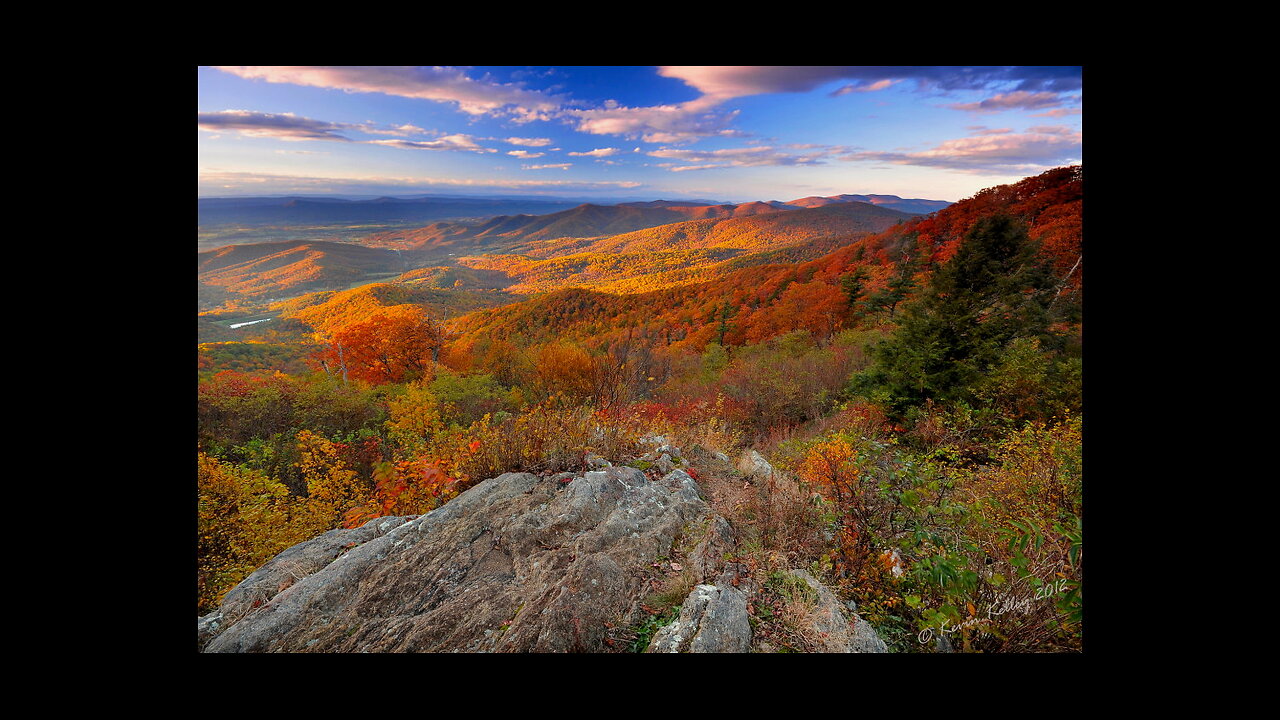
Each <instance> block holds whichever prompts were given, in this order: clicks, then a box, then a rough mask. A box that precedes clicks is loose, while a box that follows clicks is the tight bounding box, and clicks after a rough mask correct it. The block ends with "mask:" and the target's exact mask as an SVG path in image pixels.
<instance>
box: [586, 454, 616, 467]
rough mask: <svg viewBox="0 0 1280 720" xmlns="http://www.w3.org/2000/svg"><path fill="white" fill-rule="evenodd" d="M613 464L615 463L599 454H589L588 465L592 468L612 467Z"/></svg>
mask: <svg viewBox="0 0 1280 720" xmlns="http://www.w3.org/2000/svg"><path fill="white" fill-rule="evenodd" d="M612 465H613V463H611V462H609V461H608V460H605V459H604V458H602V457H600V456H599V455H588V456H587V467H589V468H591V469H592V470H599V469H601V468H607V467H611V466H612Z"/></svg>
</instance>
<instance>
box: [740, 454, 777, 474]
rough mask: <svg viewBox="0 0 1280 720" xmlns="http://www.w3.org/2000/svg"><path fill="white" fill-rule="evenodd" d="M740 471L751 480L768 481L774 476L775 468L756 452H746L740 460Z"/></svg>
mask: <svg viewBox="0 0 1280 720" xmlns="http://www.w3.org/2000/svg"><path fill="white" fill-rule="evenodd" d="M738 470H740V471H741V472H742V474H743V475H746V476H747V477H749V478H754V479H757V480H767V479H768V478H770V477H772V476H773V474H774V469H773V466H772V465H770V464H769V461H768V460H765V459H764V457H763V456H762V455H761V454H760V453H758V452H756V451H755V450H745V451H743V453H742V455H741V456H740V457H739V458H738Z"/></svg>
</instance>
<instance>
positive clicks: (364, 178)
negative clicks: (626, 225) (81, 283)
mask: <svg viewBox="0 0 1280 720" xmlns="http://www.w3.org/2000/svg"><path fill="white" fill-rule="evenodd" d="M198 180H199V186H200V188H201V191H202V192H207V193H224V194H225V193H235V192H236V191H237V190H251V191H254V192H260V193H288V192H320V191H325V192H384V191H394V192H405V191H411V190H430V189H433V188H445V187H450V188H459V187H461V188H475V189H481V188H484V189H489V188H492V189H523V190H538V189H544V188H545V189H555V190H582V191H591V190H617V189H634V188H638V187H643V186H644V185H643V183H640V182H630V181H625V182H585V181H576V180H514V179H461V178H454V177H395V176H377V175H350V176H328V177H319V176H304V175H289V174H283V173H255V172H233V171H224V170H218V169H214V168H201V169H200V170H199V174H198Z"/></svg>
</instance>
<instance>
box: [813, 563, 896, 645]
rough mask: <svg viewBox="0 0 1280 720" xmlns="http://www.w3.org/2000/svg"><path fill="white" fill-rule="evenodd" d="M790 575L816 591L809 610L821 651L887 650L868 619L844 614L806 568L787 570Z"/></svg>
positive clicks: (839, 603) (829, 592)
mask: <svg viewBox="0 0 1280 720" xmlns="http://www.w3.org/2000/svg"><path fill="white" fill-rule="evenodd" d="M790 572H791V575H793V576H794V577H797V578H800V579H801V580H804V582H805V583H806V584H807V585H808V586H809V587H810V588H812V589H813V591H814V592H815V593H816V595H817V604H816V605H815V607H814V611H813V613H812V616H811V617H812V620H811V622H812V629H813V631H814V634H815V635H816V636H817V637H819V638H821V642H822V652H833V653H887V652H889V647H888V646H887V645H886V644H885V642H884V640H882V639H881V638H880V636H879V635H878V634H877V633H876V631H875V628H873V627H871V625H870V623H868V622H866V621H865V620H863V619H862V618H861V617H859V616H858V615H857V614H855V613H852V612H850V613H849V614H848V615H846V614H845V609H844V605H843V603H841V602H840V598H838V597H836V594H835V593H833V592H831V590H830V589H829V588H827V586H825V585H823V584H822V583H821V582H819V581H818V579H817V578H815V577H814V576H813V575H811V574H809V572H808V571H806V570H800V569H794V570H791V571H790Z"/></svg>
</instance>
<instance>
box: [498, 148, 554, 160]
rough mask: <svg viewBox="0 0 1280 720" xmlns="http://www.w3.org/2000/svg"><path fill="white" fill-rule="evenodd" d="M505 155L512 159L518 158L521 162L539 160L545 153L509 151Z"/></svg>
mask: <svg viewBox="0 0 1280 720" xmlns="http://www.w3.org/2000/svg"><path fill="white" fill-rule="evenodd" d="M507 154H508V155H511V156H514V157H518V158H520V159H522V160H532V159H534V158H540V157H542V156H543V155H546V153H540V152H529V151H528V150H511V151H509V152H507Z"/></svg>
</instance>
